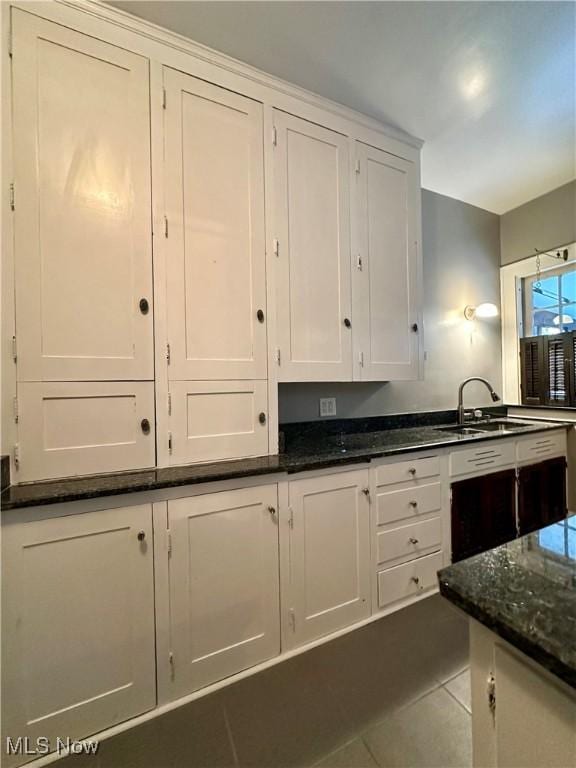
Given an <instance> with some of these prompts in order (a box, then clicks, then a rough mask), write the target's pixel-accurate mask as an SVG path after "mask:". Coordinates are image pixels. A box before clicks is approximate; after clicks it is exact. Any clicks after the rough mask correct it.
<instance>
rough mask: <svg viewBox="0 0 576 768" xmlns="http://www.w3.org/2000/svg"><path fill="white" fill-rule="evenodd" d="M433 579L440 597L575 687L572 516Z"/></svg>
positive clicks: (575, 539)
mask: <svg viewBox="0 0 576 768" xmlns="http://www.w3.org/2000/svg"><path fill="white" fill-rule="evenodd" d="M438 578H439V582H440V593H441V594H442V595H444V597H446V598H447V599H448V600H450V601H451V602H452V603H454V604H455V605H457V606H458V607H459V608H461V609H462V610H463V611H465V612H466V613H468V614H469V615H470V616H472V617H473V618H474V619H477V620H478V621H479V622H481V623H482V624H484V625H485V626H486V627H488V628H489V629H491V630H493V631H494V632H496V633H497V634H498V635H500V637H502V638H504V639H505V640H507V641H508V642H509V643H511V644H512V645H513V646H515V647H516V648H518V649H519V650H520V651H522V652H523V653H525V654H526V655H527V656H530V657H531V658H532V659H534V660H535V661H537V662H539V663H540V664H541V665H542V666H543V667H545V668H546V669H547V670H549V671H550V672H552V673H553V674H555V675H556V676H557V677H559V678H561V679H562V680H564V682H566V683H568V685H570V686H572V687H573V688H576V515H573V516H572V517H568V518H567V519H566V520H563V521H562V522H560V523H555V524H554V525H549V526H547V527H546V528H542V529H541V530H540V531H537V532H536V533H531V534H529V535H528V536H523V537H522V538H520V539H516V540H515V541H512V542H510V543H509V544H503V545H502V546H500V547H496V548H495V549H492V550H490V551H489V552H484V553H483V554H481V555H476V556H475V557H471V558H470V559H469V560H463V561H462V562H460V563H455V564H454V565H450V566H448V568H444V569H443V570H442V571H440V573H439V574H438Z"/></svg>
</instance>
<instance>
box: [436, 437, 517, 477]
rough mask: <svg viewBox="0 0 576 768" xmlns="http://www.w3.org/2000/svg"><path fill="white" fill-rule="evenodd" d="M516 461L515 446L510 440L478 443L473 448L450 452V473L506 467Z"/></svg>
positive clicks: (457, 473)
mask: <svg viewBox="0 0 576 768" xmlns="http://www.w3.org/2000/svg"><path fill="white" fill-rule="evenodd" d="M515 462H516V447H515V443H514V441H512V440H508V441H506V442H504V441H502V442H494V443H484V442H482V443H480V444H479V445H478V446H476V447H475V448H469V449H467V450H464V451H457V452H455V453H451V454H450V474H451V475H452V476H454V475H465V474H466V473H468V472H475V471H476V470H480V471H481V470H488V469H491V468H492V467H506V466H508V465H509V464H515Z"/></svg>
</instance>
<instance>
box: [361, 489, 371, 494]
mask: <svg viewBox="0 0 576 768" xmlns="http://www.w3.org/2000/svg"><path fill="white" fill-rule="evenodd" d="M362 493H363V494H364V496H370V488H362Z"/></svg>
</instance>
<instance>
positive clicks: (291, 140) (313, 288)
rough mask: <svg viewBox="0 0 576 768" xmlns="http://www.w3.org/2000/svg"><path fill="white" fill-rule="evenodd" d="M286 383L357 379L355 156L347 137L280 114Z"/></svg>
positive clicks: (282, 371)
mask: <svg viewBox="0 0 576 768" xmlns="http://www.w3.org/2000/svg"><path fill="white" fill-rule="evenodd" d="M274 126H275V130H276V146H275V147H274V171H273V172H274V231H275V233H276V234H275V237H276V239H277V240H278V244H277V247H278V258H277V259H276V264H277V286H278V287H277V322H278V346H279V349H280V367H279V370H278V378H279V380H280V381H349V380H350V379H351V378H352V331H351V328H350V321H351V319H352V318H351V292H350V200H349V165H348V163H349V155H348V143H347V139H346V137H344V136H341V135H340V134H338V133H335V132H334V131H330V130H327V129H326V128H322V127H320V126H318V125H314V124H313V123H308V122H306V121H305V120H301V119H300V118H297V117H293V116H291V115H287V114H285V113H283V112H279V111H276V112H275V113H274Z"/></svg>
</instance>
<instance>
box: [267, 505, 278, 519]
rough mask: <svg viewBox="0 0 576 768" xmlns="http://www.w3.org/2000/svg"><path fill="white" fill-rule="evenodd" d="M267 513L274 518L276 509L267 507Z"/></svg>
mask: <svg viewBox="0 0 576 768" xmlns="http://www.w3.org/2000/svg"><path fill="white" fill-rule="evenodd" d="M268 512H270V514H271V515H272V517H274V516H275V515H276V507H268Z"/></svg>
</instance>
